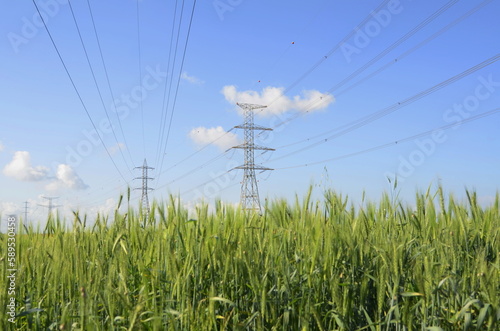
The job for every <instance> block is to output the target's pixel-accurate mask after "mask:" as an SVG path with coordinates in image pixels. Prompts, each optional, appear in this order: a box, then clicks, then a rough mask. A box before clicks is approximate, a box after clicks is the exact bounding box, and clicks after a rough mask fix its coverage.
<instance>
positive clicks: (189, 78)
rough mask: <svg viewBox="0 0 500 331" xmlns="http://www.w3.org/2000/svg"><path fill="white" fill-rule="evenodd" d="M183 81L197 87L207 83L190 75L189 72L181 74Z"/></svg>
mask: <svg viewBox="0 0 500 331" xmlns="http://www.w3.org/2000/svg"><path fill="white" fill-rule="evenodd" d="M181 79H182V80H185V81H186V82H188V83H191V84H195V85H202V84H204V83H205V82H204V81H202V80H201V79H199V78H198V77H195V76H190V75H188V73H187V72H183V73H182V74H181Z"/></svg>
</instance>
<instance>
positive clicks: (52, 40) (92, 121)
mask: <svg viewBox="0 0 500 331" xmlns="http://www.w3.org/2000/svg"><path fill="white" fill-rule="evenodd" d="M32 2H33V5H35V8H36V10H37V13H38V15H39V16H40V19H41V20H42V22H43V26H44V27H45V31H47V34H48V35H49V38H50V41H51V42H52V45H53V46H54V49H55V51H56V53H57V55H58V57H59V60H60V61H61V63H62V65H63V67H64V70H65V71H66V74H67V75H68V78H69V80H70V82H71V85H72V86H73V89H74V90H75V92H76V94H77V96H78V99H79V100H80V103H81V104H82V106H83V109H84V110H85V113H86V114H87V117H88V118H89V120H90V123H92V127H93V128H94V130H95V131H96V133H97V136H98V137H99V140H100V141H101V143H102V145H103V147H104V149H105V150H106V153H107V154H108V157H109V159H110V160H111V162H112V163H113V165H114V167H115V169H116V171H117V172H118V173H119V174H120V176H121V177H122V179H123V180H124V181H126V180H125V177H124V176H123V174H122V173H121V171H120V169H118V166H117V165H116V163H115V161H114V160H113V158H112V157H111V154H110V152H109V150H108V148H107V147H106V144H105V143H104V141H103V140H102V137H101V134H100V133H99V130H97V127H96V125H95V123H94V120H93V119H92V116H90V113H89V111H88V109H87V106H86V105H85V102H83V99H82V96H81V95H80V92H79V91H78V88H77V87H76V85H75V82H74V81H73V77H71V74H70V72H69V70H68V68H67V66H66V63H65V62H64V60H63V58H62V55H61V53H60V52H59V49H58V48H57V45H56V43H55V41H54V38H52V34H51V33H50V30H49V28H48V27H47V24H46V22H45V20H44V18H43V15H42V14H41V13H40V9H39V8H38V5H37V4H36V2H35V0H32Z"/></svg>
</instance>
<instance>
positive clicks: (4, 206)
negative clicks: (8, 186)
mask: <svg viewBox="0 0 500 331" xmlns="http://www.w3.org/2000/svg"><path fill="white" fill-rule="evenodd" d="M19 210H20V208H19V206H18V205H17V204H15V203H14V202H2V203H0V214H1V215H2V216H6V215H12V214H17V213H18V212H19Z"/></svg>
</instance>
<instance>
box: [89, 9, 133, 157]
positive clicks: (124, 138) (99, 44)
mask: <svg viewBox="0 0 500 331" xmlns="http://www.w3.org/2000/svg"><path fill="white" fill-rule="evenodd" d="M87 6H88V8H89V12H90V18H91V20H92V27H93V29H94V34H95V38H96V41H97V46H98V49H99V55H100V57H101V62H102V65H103V67H104V74H105V76H106V82H107V84H108V89H109V93H110V95H111V99H112V100H113V107H114V108H115V114H116V118H117V120H118V126H119V127H120V132H121V134H122V138H123V141H124V143H125V146H126V147H127V148H126V149H127V152H128V156H129V158H130V162H131V164H133V163H134V160H133V158H132V154H130V148H129V144H128V143H127V137H126V136H125V133H124V132H123V125H122V121H121V119H120V116H119V115H118V111H117V109H116V104H115V101H114V100H115V96H114V93H113V89H112V88H111V82H110V79H109V74H108V69H107V66H106V62H105V61H104V55H103V53H102V48H101V42H100V39H99V35H98V33H97V28H96V25H95V21H94V14H93V13H92V7H91V6H90V1H89V0H87Z"/></svg>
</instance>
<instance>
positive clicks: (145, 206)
mask: <svg viewBox="0 0 500 331" xmlns="http://www.w3.org/2000/svg"><path fill="white" fill-rule="evenodd" d="M135 169H142V176H141V177H136V178H134V179H141V180H142V186H141V187H137V188H135V189H136V190H141V191H142V198H141V201H142V210H143V212H145V215H146V220H147V219H148V218H149V198H148V192H149V191H151V190H152V188H150V187H148V181H149V180H152V179H153V178H151V177H148V170H153V169H154V168H152V167H148V163H147V162H146V159H144V163H143V165H142V166H141V167H135Z"/></svg>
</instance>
